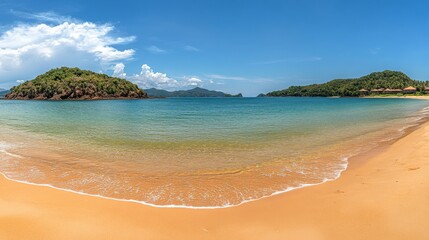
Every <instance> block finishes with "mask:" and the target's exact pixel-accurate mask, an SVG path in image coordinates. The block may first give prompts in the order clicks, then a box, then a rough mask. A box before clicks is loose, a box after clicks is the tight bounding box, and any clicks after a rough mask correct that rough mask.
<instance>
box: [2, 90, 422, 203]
mask: <svg viewBox="0 0 429 240" xmlns="http://www.w3.org/2000/svg"><path fill="white" fill-rule="evenodd" d="M428 105H429V104H428V102H426V101H422V100H412V99H357V98H339V99H331V98H172V99H150V100H115V101H61V102H54V101H0V126H1V129H0V137H1V138H0V148H3V151H2V152H0V159H1V162H0V170H1V171H2V172H3V173H5V174H6V175H7V176H8V177H10V178H13V179H17V180H23V181H29V182H33V183H43V184H51V185H53V186H56V187H59V188H65V189H71V190H74V191H79V192H85V193H88V194H95V195H102V196H106V197H112V198H118V199H132V200H136V201H141V202H144V203H148V204H154V205H169V206H173V205H174V206H194V207H207V206H215V207H217V206H229V205H236V204H240V203H242V202H246V201H250V200H253V199H257V198H261V197H264V196H269V195H272V194H274V193H276V192H281V191H285V190H289V189H293V188H296V187H300V186H303V185H306V184H317V183H320V182H323V181H326V180H329V179H333V178H336V177H338V174H339V173H340V172H341V171H342V170H344V168H345V166H346V163H347V161H346V159H347V158H348V157H350V156H352V155H355V154H358V153H360V152H363V151H367V150H368V149H370V148H372V147H375V146H376V145H377V144H378V143H380V142H383V141H386V140H389V139H393V138H397V137H399V136H400V135H401V134H402V133H403V130H404V129H405V128H406V127H409V126H412V125H415V124H418V121H421V119H422V117H424V116H425V114H426V113H427V112H426V111H422V109H424V108H425V107H427V106H428ZM6 153H9V154H6ZM16 155H19V156H20V157H19V158H17V157H16ZM14 156H15V157H14Z"/></svg>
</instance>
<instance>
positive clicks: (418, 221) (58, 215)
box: [0, 123, 429, 239]
mask: <svg viewBox="0 0 429 240" xmlns="http://www.w3.org/2000/svg"><path fill="white" fill-rule="evenodd" d="M428 143H429V123H426V124H424V125H422V126H420V127H418V128H417V129H416V130H415V131H413V132H412V133H410V134H409V135H407V136H405V137H403V138H401V139H400V140H398V141H396V142H395V143H393V144H391V145H389V146H387V147H385V148H383V149H379V150H378V151H377V152H373V153H370V154H367V155H364V156H360V157H358V158H354V159H351V160H350V164H349V169H348V170H346V171H345V172H343V174H342V176H341V177H340V178H339V179H337V180H335V181H331V182H328V183H324V184H321V185H317V186H313V187H307V188H303V189H299V190H295V191H291V192H288V193H285V194H281V195H277V196H274V197H270V198H265V199H262V200H258V201H255V202H251V203H247V204H244V205H241V206H237V207H232V208H225V209H212V210H193V209H169V208H155V207H148V206H144V205H141V204H137V203H130V202H120V201H114V200H108V199H102V198H97V197H91V196H85V195H79V194H75V193H71V192H65V191H61V190H57V189H53V188H49V187H42V186H34V185H28V184H23V183H17V182H13V181H10V180H7V179H5V178H4V177H1V178H0V239H428V238H429V232H428V230H427V229H429V205H428V203H429V190H428V189H429V144H428Z"/></svg>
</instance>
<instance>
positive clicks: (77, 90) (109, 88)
mask: <svg viewBox="0 0 429 240" xmlns="http://www.w3.org/2000/svg"><path fill="white" fill-rule="evenodd" d="M147 97H148V96H147V94H146V93H145V92H144V91H143V90H141V89H139V87H138V86H137V85H136V84H134V83H132V82H130V81H127V80H125V79H121V78H116V77H110V76H108V75H106V74H99V73H95V72H92V71H88V70H81V69H79V68H68V67H61V68H56V69H52V70H50V71H48V72H46V73H44V74H42V75H39V76H37V77H36V78H35V79H33V80H30V81H27V82H24V83H22V84H20V85H18V86H16V87H12V89H11V90H10V93H8V94H6V96H5V98H6V99H17V100H30V99H34V100H97V99H141V98H147Z"/></svg>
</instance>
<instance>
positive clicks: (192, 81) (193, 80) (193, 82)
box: [186, 77, 203, 86]
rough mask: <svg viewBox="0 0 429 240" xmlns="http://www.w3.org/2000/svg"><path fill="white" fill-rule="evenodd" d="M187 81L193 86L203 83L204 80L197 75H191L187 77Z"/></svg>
mask: <svg viewBox="0 0 429 240" xmlns="http://www.w3.org/2000/svg"><path fill="white" fill-rule="evenodd" d="M186 82H187V83H188V84H189V85H191V86H199V85H201V84H202V83H203V80H201V79H199V78H196V77H190V78H187V79H186Z"/></svg>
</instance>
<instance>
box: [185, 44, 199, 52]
mask: <svg viewBox="0 0 429 240" xmlns="http://www.w3.org/2000/svg"><path fill="white" fill-rule="evenodd" d="M184 49H185V50H186V51H190V52H199V51H200V49H198V48H196V47H194V46H191V45H187V46H185V47H184Z"/></svg>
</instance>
